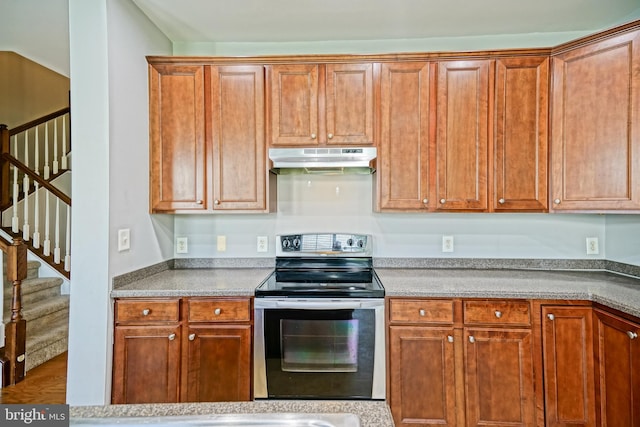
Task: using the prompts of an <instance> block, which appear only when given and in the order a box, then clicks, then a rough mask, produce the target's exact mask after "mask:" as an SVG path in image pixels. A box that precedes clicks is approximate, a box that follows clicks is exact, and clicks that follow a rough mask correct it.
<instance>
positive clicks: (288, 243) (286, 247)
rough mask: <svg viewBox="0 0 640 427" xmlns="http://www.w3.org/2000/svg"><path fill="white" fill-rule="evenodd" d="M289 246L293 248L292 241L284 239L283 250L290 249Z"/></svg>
mask: <svg viewBox="0 0 640 427" xmlns="http://www.w3.org/2000/svg"><path fill="white" fill-rule="evenodd" d="M289 246H291V240H289V239H287V238H284V239H282V249H289Z"/></svg>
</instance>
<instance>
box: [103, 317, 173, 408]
mask: <svg viewBox="0 0 640 427" xmlns="http://www.w3.org/2000/svg"><path fill="white" fill-rule="evenodd" d="M179 379H180V326H179V325H171V326H116V328H115V338H114V345H113V385H112V397H111V403H114V404H116V403H177V402H178V387H179V384H180V381H179Z"/></svg>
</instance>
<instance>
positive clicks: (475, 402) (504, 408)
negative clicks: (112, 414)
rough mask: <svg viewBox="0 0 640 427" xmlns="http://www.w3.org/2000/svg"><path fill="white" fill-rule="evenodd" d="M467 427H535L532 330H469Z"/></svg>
mask: <svg viewBox="0 0 640 427" xmlns="http://www.w3.org/2000/svg"><path fill="white" fill-rule="evenodd" d="M465 339H466V346H465V383H466V392H467V426H498V425H500V426H534V425H535V392H534V386H533V354H532V348H531V346H532V344H531V330H529V329H494V330H488V329H471V328H469V329H466V330H465Z"/></svg>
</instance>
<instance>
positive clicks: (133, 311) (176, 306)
mask: <svg viewBox="0 0 640 427" xmlns="http://www.w3.org/2000/svg"><path fill="white" fill-rule="evenodd" d="M179 317H180V300H179V299H178V298H175V299H117V300H116V305H115V320H116V322H117V323H153V322H177V321H178V320H180V319H179Z"/></svg>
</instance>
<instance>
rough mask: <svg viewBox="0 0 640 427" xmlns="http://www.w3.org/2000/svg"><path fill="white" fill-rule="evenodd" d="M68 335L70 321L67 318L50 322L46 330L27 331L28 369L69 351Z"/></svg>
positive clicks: (26, 362)
mask: <svg viewBox="0 0 640 427" xmlns="http://www.w3.org/2000/svg"><path fill="white" fill-rule="evenodd" d="M27 324H28V323H27ZM68 336H69V321H68V320H65V319H58V320H56V321H55V322H52V323H51V324H49V325H48V327H47V329H46V330H40V331H38V332H36V333H35V334H30V333H29V332H27V344H26V355H25V357H26V358H25V364H26V370H27V371H29V370H31V369H33V368H35V367H36V366H38V365H41V364H42V363H44V362H46V361H47V360H50V359H52V358H54V357H55V356H57V355H59V354H62V353H64V352H65V351H67V345H68Z"/></svg>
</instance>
